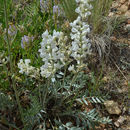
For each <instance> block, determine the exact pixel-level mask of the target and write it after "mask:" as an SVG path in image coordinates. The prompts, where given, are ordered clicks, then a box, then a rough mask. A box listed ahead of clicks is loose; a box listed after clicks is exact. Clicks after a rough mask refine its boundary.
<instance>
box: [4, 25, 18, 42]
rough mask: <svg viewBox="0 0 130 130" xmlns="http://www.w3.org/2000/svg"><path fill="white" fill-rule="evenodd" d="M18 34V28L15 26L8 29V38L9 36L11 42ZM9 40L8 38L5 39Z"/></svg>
mask: <svg viewBox="0 0 130 130" xmlns="http://www.w3.org/2000/svg"><path fill="white" fill-rule="evenodd" d="M5 32H6V29H5ZM16 34H17V28H16V26H15V25H13V24H12V25H9V28H8V36H9V39H10V40H11V41H13V39H14V37H15V36H16ZM5 39H7V38H5Z"/></svg>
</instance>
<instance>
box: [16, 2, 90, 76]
mask: <svg viewBox="0 0 130 130" xmlns="http://www.w3.org/2000/svg"><path fill="white" fill-rule="evenodd" d="M41 1H42V0H41ZM41 1H40V2H41ZM76 2H77V4H78V5H79V6H78V7H77V8H76V10H75V12H77V13H78V14H79V15H78V17H77V19H76V20H75V21H73V22H72V23H70V26H71V27H72V29H71V34H70V37H71V41H72V42H71V45H70V44H67V41H68V40H67V37H66V36H64V34H63V32H57V31H55V30H54V31H53V34H52V35H50V34H49V32H48V30H46V31H45V32H44V33H43V34H42V42H41V43H40V44H41V48H40V49H39V52H40V57H41V58H42V61H43V65H42V66H41V67H40V69H36V68H35V67H32V66H30V65H29V63H30V60H28V59H26V60H25V63H24V62H23V60H20V63H18V68H20V73H25V74H26V75H31V76H32V77H35V76H37V77H38V76H39V75H41V76H42V77H44V78H48V77H51V78H54V77H53V76H54V74H55V73H56V71H57V70H59V69H61V68H62V67H64V66H65V65H68V64H69V63H71V61H72V60H76V62H77V64H76V66H75V64H71V65H70V66H69V68H68V70H69V71H72V72H79V71H80V70H81V69H82V68H83V67H84V66H85V64H84V63H83V61H84V60H83V59H84V58H85V57H86V55H87V54H90V53H91V44H90V40H89V38H87V34H88V33H90V28H89V25H88V23H87V21H86V20H87V18H88V16H89V15H90V14H91V13H90V11H89V10H90V9H92V6H91V5H90V4H89V3H88V2H89V1H88V0H76ZM57 9H58V8H57V7H56V8H55V9H53V12H56V11H57ZM27 39H28V37H27V36H24V38H23V39H22V44H23V41H25V42H26V43H28V40H27ZM75 68H76V69H75Z"/></svg>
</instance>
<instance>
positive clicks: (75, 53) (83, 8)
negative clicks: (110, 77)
mask: <svg viewBox="0 0 130 130" xmlns="http://www.w3.org/2000/svg"><path fill="white" fill-rule="evenodd" d="M76 2H77V4H79V6H78V7H77V8H76V10H75V12H77V13H78V14H79V15H78V17H77V19H76V20H75V21H73V22H72V23H70V26H71V27H72V29H71V32H72V33H71V34H70V36H71V39H72V43H71V48H70V50H71V51H72V54H71V56H72V57H73V58H74V59H75V60H76V61H77V68H78V69H79V68H82V67H83V66H84V65H83V58H85V57H86V55H87V54H90V52H91V49H90V47H91V44H90V40H89V38H87V34H88V33H90V28H89V25H88V23H87V22H86V19H87V17H88V16H89V15H90V14H91V13H90V11H89V10H90V9H91V8H92V6H91V5H89V4H88V0H76ZM70 68H71V69H70V70H72V67H70Z"/></svg>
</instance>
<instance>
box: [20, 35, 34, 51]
mask: <svg viewBox="0 0 130 130" xmlns="http://www.w3.org/2000/svg"><path fill="white" fill-rule="evenodd" d="M33 40H34V37H33V36H26V35H24V36H23V37H22V40H21V47H22V48H23V49H25V48H28V47H29V45H30V44H31V42H33Z"/></svg>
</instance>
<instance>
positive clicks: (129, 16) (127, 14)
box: [124, 10, 130, 18]
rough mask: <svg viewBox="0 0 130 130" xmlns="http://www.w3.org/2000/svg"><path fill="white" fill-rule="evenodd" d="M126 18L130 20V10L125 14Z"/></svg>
mask: <svg viewBox="0 0 130 130" xmlns="http://www.w3.org/2000/svg"><path fill="white" fill-rule="evenodd" d="M124 16H125V17H127V18H130V10H128V11H126V13H125V14H124Z"/></svg>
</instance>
